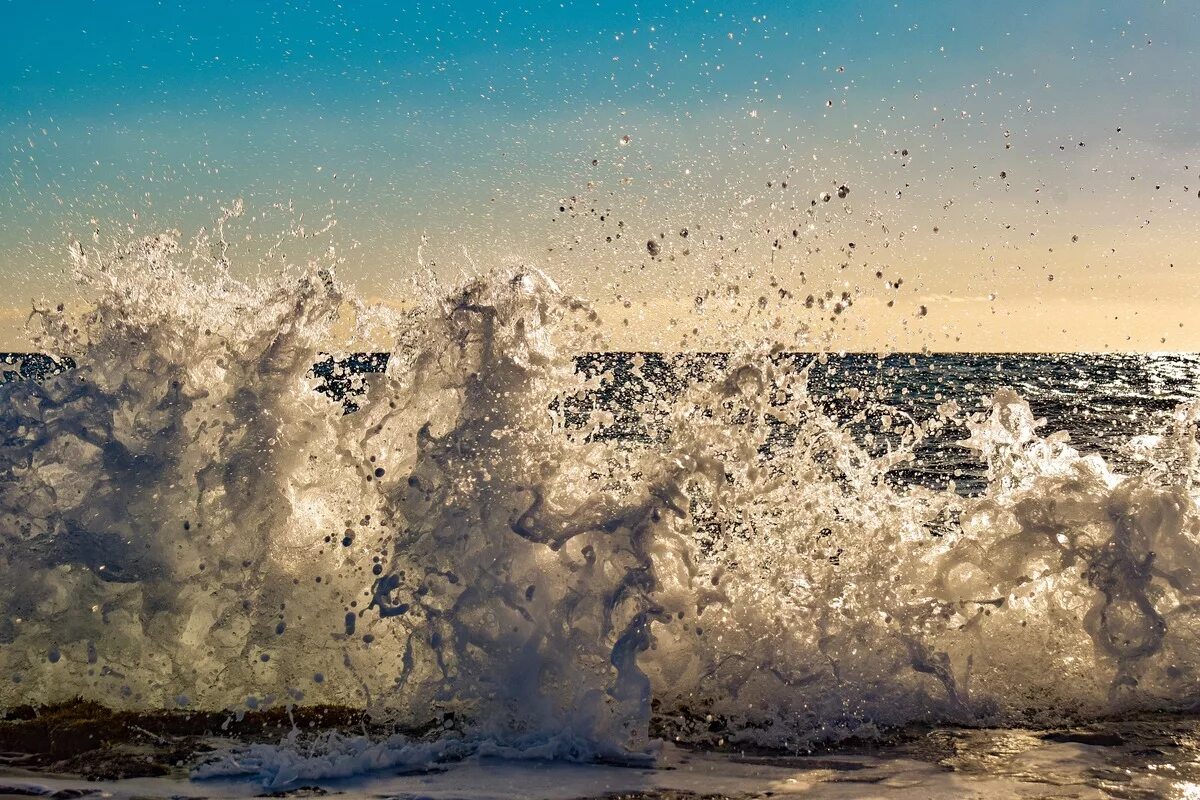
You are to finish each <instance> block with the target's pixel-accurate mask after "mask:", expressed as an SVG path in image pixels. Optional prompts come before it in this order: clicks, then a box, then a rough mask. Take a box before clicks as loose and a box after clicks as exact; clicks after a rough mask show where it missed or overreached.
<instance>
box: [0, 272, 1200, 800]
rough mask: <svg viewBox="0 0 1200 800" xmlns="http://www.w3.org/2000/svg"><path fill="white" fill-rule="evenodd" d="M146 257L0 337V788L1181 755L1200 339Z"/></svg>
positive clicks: (521, 281) (249, 790)
mask: <svg viewBox="0 0 1200 800" xmlns="http://www.w3.org/2000/svg"><path fill="white" fill-rule="evenodd" d="M155 281H157V283H155V284H154V286H150V287H148V288H146V290H145V291H143V292H140V293H139V292H127V291H122V292H117V291H114V292H112V293H111V294H109V295H105V296H102V297H101V299H100V300H99V301H98V304H97V306H96V309H94V310H93V311H92V312H91V313H90V316H89V317H88V319H87V322H86V325H84V326H83V328H81V327H80V326H79V323H78V322H77V321H71V320H68V319H66V317H65V316H64V317H62V318H61V319H59V318H55V317H54V316H53V315H50V318H49V319H48V320H47V322H46V329H47V334H46V338H45V339H43V341H42V345H43V346H45V347H46V352H47V353H52V354H53V355H52V356H45V355H39V356H34V357H31V356H23V355H20V354H8V355H5V356H3V357H2V358H3V362H4V364H5V368H4V374H3V378H4V382H3V384H0V425H2V427H0V430H2V431H3V439H2V440H0V475H2V476H3V481H0V708H3V709H5V711H4V712H3V719H2V720H0V751H3V755H0V796H9V795H13V796H18V795H19V796H29V795H39V796H40V795H44V796H55V797H77V796H82V795H83V794H86V793H90V792H93V791H102V792H104V793H105V794H106V796H118V797H135V796H136V797H147V796H155V797H197V798H198V797H230V796H248V795H255V794H260V795H261V794H262V793H268V796H277V793H287V794H297V795H305V794H324V793H339V794H344V795H346V796H348V797H357V796H363V797H366V796H371V797H472V798H474V797H480V798H482V797H533V796H536V797H561V798H574V797H601V796H605V797H607V796H613V797H618V796H619V797H643V796H649V797H693V796H696V797H712V796H732V797H761V796H771V795H777V794H791V793H797V794H799V793H803V794H805V796H813V797H867V796H870V797H876V796H878V797H909V796H912V797H966V796H981V797H982V796H1014V797H1017V796H1021V797H1024V796H1028V797H1049V796H1053V797H1163V796H1173V797H1197V796H1200V749H1198V748H1200V739H1198V733H1197V717H1195V716H1194V713H1195V711H1196V710H1197V705H1198V703H1200V648H1198V642H1200V640H1198V638H1197V637H1198V634H1200V603H1198V597H1200V574H1198V573H1197V565H1198V564H1200V507H1198V505H1197V503H1198V501H1200V485H1198V484H1197V479H1198V478H1200V461H1198V459H1200V449H1198V448H1197V441H1196V425H1197V420H1198V419H1200V404H1197V396H1198V395H1200V356H1194V355H1187V354H1147V355H1125V354H1082V353H1081V354H1020V355H987V354H915V353H914V354H907V353H894V354H886V355H873V354H828V353H797V352H789V351H786V350H781V349H780V348H777V347H770V346H761V345H747V346H745V347H744V348H741V349H738V350H732V351H730V352H723V353H691V354H684V355H669V354H659V353H631V352H611V351H604V350H601V349H597V347H596V344H597V340H596V336H595V333H596V331H597V330H598V329H599V325H598V323H596V322H595V320H594V319H593V318H592V316H590V312H589V311H588V309H587V308H586V304H582V303H581V302H580V301H577V300H575V299H573V298H570V297H567V296H565V295H563V294H562V293H561V292H560V291H558V290H557V289H556V288H554V286H553V285H552V284H550V283H549V282H547V281H545V280H543V279H542V278H541V277H540V276H538V275H537V274H536V273H519V274H516V275H511V276H494V277H491V278H480V279H476V280H473V281H470V282H468V283H466V284H465V285H463V286H461V287H457V288H455V289H453V290H451V291H447V292H445V293H444V294H443V295H442V296H441V297H439V298H438V299H437V301H436V302H430V303H428V304H426V305H424V306H421V307H418V308H416V309H409V310H406V311H403V312H400V311H395V310H390V309H379V310H376V311H373V312H371V313H372V314H375V315H376V316H374V317H372V318H371V325H372V326H374V328H375V329H376V330H378V329H383V330H386V331H387V336H386V337H383V338H385V339H386V340H387V341H388V342H389V343H390V346H389V347H388V348H387V349H386V351H384V350H382V349H379V350H374V351H367V350H364V349H362V348H361V342H360V341H359V340H355V339H347V340H346V341H345V345H346V346H339V344H338V342H336V341H331V337H332V336H334V332H335V331H336V330H337V328H336V322H337V320H338V317H339V314H341V313H342V312H341V311H340V309H342V308H343V307H344V292H345V291H346V290H345V289H343V288H341V287H338V286H337V285H336V284H335V283H334V282H333V281H332V280H331V279H329V278H328V276H315V277H314V276H304V277H302V278H300V279H299V280H297V281H281V282H280V283H279V284H278V285H274V286H268V287H266V288H263V287H258V288H254V289H251V288H250V287H242V288H237V287H234V288H233V289H231V288H230V287H229V286H228V285H222V286H221V287H215V286H214V287H199V288H196V289H192V290H189V291H190V292H194V293H193V294H188V293H182V294H181V293H180V290H178V289H173V290H172V292H174V293H173V294H166V295H164V294H155V292H156V291H161V289H158V288H155V287H161V286H162V285H167V284H170V283H171V282H170V281H164V280H161V276H159V277H156V278H155ZM147 297H149V298H151V300H152V302H147ZM247 309H252V311H247ZM64 314H65V312H64ZM380 338H381V337H378V336H376V341H379V339H380ZM89 779H90V780H89Z"/></svg>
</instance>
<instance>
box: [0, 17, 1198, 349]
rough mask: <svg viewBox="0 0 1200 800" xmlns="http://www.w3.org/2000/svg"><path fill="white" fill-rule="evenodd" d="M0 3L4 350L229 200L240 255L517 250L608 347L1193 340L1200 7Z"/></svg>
mask: <svg viewBox="0 0 1200 800" xmlns="http://www.w3.org/2000/svg"><path fill="white" fill-rule="evenodd" d="M0 2H3V4H4V10H3V16H4V19H5V25H4V26H3V29H2V30H0V146H3V148H4V152H5V155H6V159H5V162H4V164H5V167H6V170H7V172H6V174H2V175H0V281H2V285H3V286H4V287H5V291H4V293H3V295H0V350H2V349H21V346H22V344H23V343H24V342H25V341H26V339H25V333H24V332H23V330H22V321H23V320H24V319H25V317H26V316H27V315H28V312H29V309H30V307H31V303H33V302H35V301H36V302H39V303H40V302H65V303H68V304H80V305H82V304H85V303H86V302H87V293H86V290H82V289H80V288H79V287H77V286H75V285H74V284H73V283H72V281H71V280H70V260H69V259H68V257H67V247H68V244H69V242H71V241H72V239H73V238H74V239H78V240H79V241H81V242H91V243H93V244H94V245H95V246H96V247H101V248H102V247H105V246H115V245H116V244H119V243H120V242H123V241H129V240H131V239H133V238H136V237H138V236H142V235H148V234H153V233H157V232H161V231H166V230H177V231H179V232H180V235H181V238H183V239H184V240H190V239H193V238H195V237H196V236H197V235H198V234H199V232H200V231H202V230H205V229H207V230H211V229H212V226H213V221H214V220H215V219H217V218H219V217H220V215H221V214H222V209H227V208H232V207H233V206H234V204H235V202H237V201H241V203H242V205H243V207H244V208H245V214H244V216H243V217H242V218H241V219H239V220H236V221H235V222H234V223H231V226H230V228H231V236H229V237H227V238H228V239H229V241H230V242H231V258H232V261H233V265H234V266H233V268H234V270H235V271H238V272H240V273H242V274H246V275H251V274H262V273H263V272H268V271H271V270H276V269H278V268H279V265H280V264H281V263H304V261H305V260H307V259H314V258H315V259H320V258H330V257H332V256H331V255H330V254H331V253H333V254H336V258H337V259H339V260H340V262H341V263H340V265H339V268H338V274H339V276H340V278H341V279H342V280H344V281H346V282H348V283H350V284H352V285H353V286H354V287H355V288H356V290H357V291H358V292H359V293H360V294H361V295H362V296H364V297H367V298H371V299H374V300H378V301H380V302H385V303H401V302H404V300H405V296H406V293H408V292H410V291H411V289H410V285H411V279H412V277H413V276H414V275H418V274H422V273H423V272H425V271H429V272H432V273H434V274H435V275H437V276H439V277H440V278H442V279H444V280H448V281H449V280H454V279H456V277H458V276H461V275H463V274H473V273H475V272H478V271H482V270H486V269H490V268H511V267H515V266H517V265H532V266H537V267H539V268H541V269H543V270H544V271H545V272H546V273H547V274H549V275H550V276H552V277H553V278H554V279H555V280H556V281H558V282H559V284H560V285H562V286H563V287H564V288H565V289H566V290H568V291H571V292H574V293H577V294H580V295H582V296H585V297H587V298H590V299H592V300H594V301H595V302H596V304H597V306H598V307H599V308H600V309H601V311H602V316H603V317H604V318H605V319H606V320H608V321H610V322H611V324H612V326H613V328H614V330H615V331H617V332H618V333H617V335H616V338H615V341H616V342H617V343H618V344H620V345H622V346H629V347H647V348H660V347H661V348H672V347H688V346H690V345H698V344H699V343H701V342H702V341H703V343H704V344H706V345H708V346H712V345H714V344H716V345H719V344H720V343H721V337H727V338H728V337H730V336H734V335H736V334H735V333H731V330H734V329H735V328H736V326H734V327H732V328H731V326H729V325H723V324H721V320H723V319H735V318H738V317H739V314H741V312H742V310H743V306H742V305H739V303H750V304H751V305H753V301H756V300H757V299H758V298H760V297H761V298H765V300H764V302H767V303H768V305H769V307H770V309H771V314H772V315H773V317H774V318H775V319H776V321H778V320H779V319H783V321H784V327H785V328H787V329H788V330H789V331H792V330H793V329H795V330H800V329H803V330H804V331H806V332H807V333H806V334H805V335H807V336H808V337H809V338H808V339H807V341H808V342H809V343H810V344H815V345H819V346H824V347H831V348H835V349H856V350H881V349H913V350H915V349H921V348H929V349H934V350H962V349H971V350H1014V349H1017V350H1021V349H1024V350H1113V349H1116V350H1196V349H1200V314H1198V313H1197V312H1200V284H1198V282H1197V281H1196V279H1195V278H1196V275H1197V273H1198V271H1200V80H1198V79H1197V77H1196V76H1197V74H1200V73H1198V67H1197V64H1200V59H1198V56H1200V52H1198V51H1200V5H1197V4H1196V3H1195V2H1194V1H1193V0H1186V1H1184V0H1123V1H1122V2H1095V1H1093V0H1055V2H1046V0H1038V1H1037V2H1034V1H1033V0H1014V1H1013V2H1006V3H979V2H966V1H965V0H954V1H953V2H951V1H950V0H941V1H936V2H935V1H934V0H909V1H908V2H877V1H876V0H861V1H858V2H847V1H846V0H837V1H836V2H834V1H832V0H830V1H828V2H809V1H808V0H793V1H792V2H761V3H753V2H750V3H746V2H739V3H726V4H717V3H708V2H677V3H666V2H657V3H656V2H642V3H628V2H583V3H570V2H563V3H526V4H520V5H517V4H509V3H498V2H493V3H489V2H482V3H479V2H453V3H412V2H409V3H380V2H347V3H326V2H299V1H297V2H258V1H257V0H240V1H239V2H226V0H213V1H212V2H205V3H180V2H167V1H166V0H164V1H163V2H137V1H131V2H129V1H127V2H121V3H93V2H78V1H77V0H64V1H62V2H54V3H34V2H28V1H24V2H13V1H12V0H0ZM685 234H686V235H685ZM650 242H654V246H653V247H650V246H648V244H649V243H650ZM652 251H653V252H652ZM730 287H737V294H738V297H739V298H740V299H739V300H738V301H736V302H734V301H730V300H729V297H730V295H731V293H732V292H733V290H732V289H731V288H730ZM810 297H811V299H810ZM697 309H701V310H702V311H701V313H697ZM722 315H724V316H722ZM793 323H794V324H793Z"/></svg>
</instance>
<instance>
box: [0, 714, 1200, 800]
mask: <svg viewBox="0 0 1200 800" xmlns="http://www.w3.org/2000/svg"><path fill="white" fill-rule="evenodd" d="M169 743H170V740H168V739H167V738H160V739H159V740H158V742H157V743H149V744H147V743H145V742H143V743H141V744H139V745H130V744H127V745H125V748H126V751H127V754H128V755H129V756H130V757H136V755H137V754H139V753H140V754H141V755H143V756H144V757H147V758H148V757H150V755H151V754H152V753H153V752H155V751H156V750H157V751H158V752H159V753H160V754H161V753H162V751H163V750H164V748H166V747H167V746H168V744H169ZM177 743H178V740H177V741H176V744H177ZM230 744H231V743H230V742H229V741H228V740H221V739H206V740H203V741H200V740H193V741H191V746H193V747H197V746H199V747H217V748H221V747H228V746H230ZM96 756H97V757H100V754H99V753H97V754H96ZM203 758H204V755H203V753H202V752H195V753H192V754H191V755H189V756H181V757H180V759H179V762H178V764H177V765H176V766H174V767H173V768H170V769H167V770H165V771H164V772H163V774H160V775H156V776H150V777H138V778H128V779H119V780H118V779H107V780H86V779H83V778H80V777H78V776H70V775H67V774H64V773H63V772H62V771H61V770H60V769H59V768H57V767H55V766H54V765H52V764H51V765H46V766H45V767H43V768H40V769H35V768H30V767H28V766H22V765H21V764H20V762H19V761H16V760H14V758H13V757H12V756H7V757H6V759H7V761H8V763H7V765H6V766H0V798H5V799H6V800H7V798H10V797H30V796H36V797H46V798H55V799H56V800H60V799H61V800H67V799H68V798H77V797H88V796H95V797H97V798H100V797H104V798H109V797H111V798H119V799H120V798H130V799H132V798H189V799H190V798H196V799H199V798H214V800H215V799H216V798H242V797H285V796H286V797H306V796H325V795H328V796H337V797H342V798H346V800H355V799H356V798H384V797H388V798H393V797H394V798H426V797H427V798H462V799H463V800H466V799H468V798H469V799H470V800H485V799H493V798H494V799H496V800H508V799H509V798H513V799H514V800H515V799H516V798H548V799H549V798H553V799H554V800H574V799H575V798H593V797H606V798H614V797H620V798H642V797H645V798H680V799H681V798H715V797H729V798H751V797H753V798H761V797H773V796H790V795H803V796H804V797H814V798H851V797H854V798H863V797H878V798H969V797H988V798H1007V797H1013V798H1017V797H1022V798H1024V797H1030V798H1032V797H1040V798H1047V797H1054V798H1130V799H1132V798H1139V799H1140V798H1147V799H1149V798H1179V800H1184V799H1185V798H1194V797H1196V796H1198V793H1200V721H1198V720H1197V719H1195V718H1180V717H1142V718H1138V719H1130V720H1123V721H1108V722H1102V723H1093V724H1090V725H1087V726H1083V727H1079V728H1069V729H1054V730H1049V731H1033V730H1026V729H1013V728H991V729H967V728H948V727H933V728H928V729H910V730H907V731H904V732H899V733H896V734H894V735H893V736H892V739H891V741H889V742H888V743H885V744H880V743H871V744H869V743H863V744H859V745H847V746H842V747H838V748H830V749H827V750H823V751H820V752H817V753H814V754H810V755H796V756H790V755H780V754H778V753H770V752H766V751H743V750H737V749H732V748H725V749H719V750H689V749H684V748H679V747H673V746H663V747H661V748H660V749H659V751H658V753H657V756H656V758H655V760H654V762H653V763H652V764H614V763H564V762H555V761H545V760H539V759H524V760H512V759H501V758H494V757H487V756H473V757H469V758H466V759H463V760H458V761H453V760H446V761H442V760H437V759H431V760H430V761H428V762H427V763H424V764H413V765H410V766H408V767H405V768H403V769H382V770H377V771H372V772H367V773H364V774H361V775H357V776H354V777H352V778H346V779H339V780H319V781H312V780H303V781H292V782H289V783H286V784H284V785H281V786H273V787H270V788H264V786H263V785H262V783H261V782H260V781H258V780H254V779H251V778H244V779H229V778H222V779H212V780H194V779H189V772H188V769H189V767H190V766H192V765H193V764H194V763H196V761H197V760H201V761H202V760H203ZM76 764H77V765H78V764H79V762H76Z"/></svg>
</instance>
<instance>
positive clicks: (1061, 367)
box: [0, 352, 1200, 494]
mask: <svg viewBox="0 0 1200 800" xmlns="http://www.w3.org/2000/svg"><path fill="white" fill-rule="evenodd" d="M389 356H390V354H389V353H351V354H347V355H345V356H341V357H335V356H332V355H330V356H327V357H326V358H324V359H322V360H321V361H318V362H317V363H315V364H314V365H313V368H312V372H311V377H312V378H313V379H314V381H315V382H316V383H315V390H316V391H318V392H320V393H321V394H324V395H326V396H327V397H329V399H330V401H331V402H335V403H340V404H342V407H343V411H344V413H347V414H349V413H353V412H355V411H357V410H358V409H359V403H360V402H363V401H362V397H363V396H364V395H365V394H366V388H367V382H368V381H369V380H370V377H369V376H370V375H372V374H378V373H382V372H384V371H385V370H386V369H387V366H388V361H389ZM776 358H777V359H778V360H779V361H781V362H783V361H790V362H792V363H794V364H796V365H798V366H804V365H808V367H809V384H808V392H809V395H810V397H811V398H812V399H813V401H814V403H815V405H816V406H818V407H819V408H820V409H821V411H822V412H823V413H825V414H828V415H829V416H831V417H833V418H834V419H837V420H839V421H840V422H843V423H846V424H848V425H849V427H850V429H851V430H852V431H854V432H855V434H856V436H857V438H859V439H860V440H861V439H862V438H863V437H864V436H866V435H867V434H871V435H873V437H874V439H875V441H876V444H875V446H874V447H873V448H869V449H874V450H876V451H878V450H880V449H881V448H883V447H886V445H887V443H888V442H889V441H894V439H895V437H894V436H890V435H889V432H888V431H886V430H884V429H883V425H882V424H881V420H883V419H884V418H885V417H890V418H894V417H896V416H897V414H900V415H908V416H909V417H911V418H912V419H914V420H917V421H922V420H927V419H930V418H933V417H936V416H937V413H938V407H939V406H941V405H942V404H943V403H945V402H947V401H954V402H955V403H957V404H958V405H959V407H960V408H961V409H962V410H963V411H964V412H967V413H970V412H978V411H983V410H984V409H985V408H986V404H987V402H988V401H989V400H990V398H991V397H992V395H993V394H994V393H995V392H997V391H998V390H1001V389H1014V390H1016V391H1017V393H1018V394H1020V395H1021V396H1022V397H1023V398H1024V399H1025V400H1027V401H1028V402H1029V405H1030V407H1031V408H1032V409H1033V411H1034V413H1035V414H1036V415H1038V416H1039V417H1040V418H1042V419H1043V420H1044V421H1045V422H1044V426H1043V428H1042V430H1041V433H1043V434H1046V433H1050V432H1056V431H1065V432H1066V433H1067V434H1069V437H1070V439H1069V441H1070V442H1071V444H1072V446H1074V447H1075V448H1076V449H1078V450H1080V451H1081V452H1084V453H1095V454H1098V455H1100V456H1102V457H1103V458H1104V459H1105V460H1106V461H1108V463H1109V464H1110V465H1111V466H1113V467H1114V468H1115V469H1117V470H1118V471H1121V470H1123V469H1127V468H1130V467H1131V466H1133V464H1132V463H1131V453H1130V449H1129V444H1130V442H1131V440H1133V439H1134V438H1135V437H1139V436H1152V435H1156V434H1157V433H1159V432H1161V431H1162V430H1163V429H1164V428H1165V426H1167V425H1168V424H1169V420H1170V417H1171V414H1172V412H1173V411H1174V410H1175V409H1176V408H1177V407H1179V406H1180V405H1181V404H1184V403H1188V402H1191V401H1193V400H1196V399H1197V398H1198V397H1200V354H1191V353H1182V354H1181V353H1160V354H1145V353H1017V354H987V353H945V354H943V353H938V354H928V353H892V354H888V355H882V356H880V355H875V354H871V353H849V354H841V355H838V354H819V355H814V354H811V353H785V354H781V355H779V356H777V357H776ZM726 361H727V357H726V356H725V355H724V354H721V353H687V354H678V355H666V354H661V353H652V352H644V353H636V352H613V353H589V354H585V355H580V356H578V357H577V358H576V365H577V369H578V370H579V372H580V373H581V374H583V375H585V376H588V377H593V376H597V377H600V388H598V389H596V390H593V391H590V392H587V393H585V394H582V395H580V396H578V397H573V398H568V399H567V400H565V404H566V411H567V416H568V420H569V421H572V420H573V421H574V423H575V424H576V425H580V426H582V425H583V422H584V419H585V417H586V416H587V415H588V414H590V413H591V412H593V411H603V412H608V413H611V414H612V415H613V421H612V423H611V424H610V425H607V426H605V427H603V429H602V430H600V431H598V432H597V434H596V435H598V436H601V437H604V438H612V439H618V440H626V441H629V442H649V441H650V440H652V439H654V438H656V424H657V423H658V422H659V421H660V420H661V416H662V414H663V412H664V410H665V408H666V407H667V405H668V404H669V402H670V400H671V398H673V397H674V396H675V395H676V394H677V393H678V392H679V391H680V390H681V389H682V388H683V387H684V386H686V385H688V384H690V383H693V382H697V381H706V380H708V381H711V380H714V379H716V378H717V377H719V376H721V375H722V374H723V372H724V367H725V364H726ZM0 365H3V367H4V370H3V373H2V378H3V381H2V382H4V383H7V382H10V381H17V380H33V381H38V380H43V379H45V378H48V377H51V376H53V375H57V374H60V373H62V372H64V371H66V370H70V369H72V368H74V366H75V362H74V360H72V359H71V358H70V357H57V358H55V357H51V356H47V355H44V354H36V353H0ZM963 433H964V432H963V431H962V429H961V428H955V427H953V426H948V427H945V428H941V429H938V430H936V431H934V432H933V433H932V434H931V435H929V436H928V437H927V438H926V439H924V440H923V441H922V442H920V443H919V444H917V446H916V447H915V452H914V460H913V461H912V462H911V463H910V464H909V465H907V466H906V467H902V468H899V469H897V470H895V471H894V472H893V477H894V478H895V479H896V480H897V481H901V482H911V483H917V484H920V485H924V486H929V487H930V488H937V489H944V488H946V487H947V486H948V485H949V483H950V482H951V481H954V483H955V487H956V488H957V490H958V491H959V492H961V493H966V494H970V493H975V492H978V491H979V490H981V489H982V488H983V486H984V473H983V464H981V463H980V462H979V461H977V460H975V459H973V458H971V453H970V451H968V450H967V449H966V448H964V447H961V446H959V445H958V444H956V442H958V441H959V440H960V439H961V438H962V435H963ZM777 435H778V437H779V438H780V440H787V439H788V436H789V431H788V430H787V428H786V427H785V426H782V425H781V426H780V429H779V431H778V434H777Z"/></svg>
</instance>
